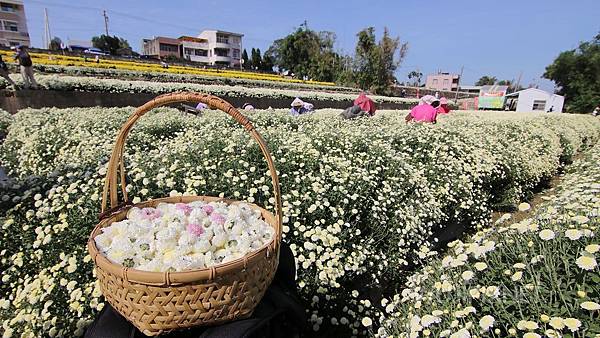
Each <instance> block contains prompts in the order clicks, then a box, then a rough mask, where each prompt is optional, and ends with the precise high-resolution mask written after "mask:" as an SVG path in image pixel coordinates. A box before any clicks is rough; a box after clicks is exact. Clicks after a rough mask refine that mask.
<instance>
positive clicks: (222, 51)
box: [215, 48, 229, 56]
mask: <svg viewBox="0 0 600 338" xmlns="http://www.w3.org/2000/svg"><path fill="white" fill-rule="evenodd" d="M215 55H216V56H229V49H224V48H215Z"/></svg>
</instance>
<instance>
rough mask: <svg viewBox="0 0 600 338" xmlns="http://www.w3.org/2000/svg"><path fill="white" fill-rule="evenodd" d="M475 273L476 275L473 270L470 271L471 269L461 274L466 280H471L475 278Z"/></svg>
mask: <svg viewBox="0 0 600 338" xmlns="http://www.w3.org/2000/svg"><path fill="white" fill-rule="evenodd" d="M474 275H475V274H474V273H473V271H470V270H467V271H464V272H463V273H462V274H461V276H462V279H464V280H465V281H469V280H471V279H472V278H473V276H474Z"/></svg>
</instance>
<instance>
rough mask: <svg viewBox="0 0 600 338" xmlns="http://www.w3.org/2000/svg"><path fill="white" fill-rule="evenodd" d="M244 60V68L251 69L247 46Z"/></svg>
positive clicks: (243, 53)
mask: <svg viewBox="0 0 600 338" xmlns="http://www.w3.org/2000/svg"><path fill="white" fill-rule="evenodd" d="M242 60H243V61H244V62H243V66H244V69H250V66H251V65H250V60H249V59H248V52H247V51H246V48H244V51H243V52H242Z"/></svg>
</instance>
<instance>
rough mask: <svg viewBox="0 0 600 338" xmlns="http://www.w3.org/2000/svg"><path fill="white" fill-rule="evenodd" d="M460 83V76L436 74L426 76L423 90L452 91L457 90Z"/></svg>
mask: <svg viewBox="0 0 600 338" xmlns="http://www.w3.org/2000/svg"><path fill="white" fill-rule="evenodd" d="M459 81H460V75H458V74H450V73H442V72H440V73H437V74H429V75H427V81H426V82H425V88H429V89H435V90H451V91H454V90H456V89H457V88H458V83H459Z"/></svg>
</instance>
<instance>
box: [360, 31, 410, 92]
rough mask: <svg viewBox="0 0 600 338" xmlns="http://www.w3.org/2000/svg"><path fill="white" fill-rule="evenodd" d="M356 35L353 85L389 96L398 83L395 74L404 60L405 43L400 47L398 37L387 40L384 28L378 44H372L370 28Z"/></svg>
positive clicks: (388, 36) (373, 39) (373, 32)
mask: <svg viewBox="0 0 600 338" xmlns="http://www.w3.org/2000/svg"><path fill="white" fill-rule="evenodd" d="M357 36H358V42H357V44H356V52H355V59H354V63H355V68H354V79H355V82H356V84H357V85H358V86H359V87H360V88H362V89H365V90H371V91H373V92H374V93H377V94H390V90H391V85H392V84H394V83H396V82H397V81H396V77H395V76H394V72H395V71H396V69H397V68H398V66H399V65H400V63H401V62H402V60H403V59H404V56H405V55H406V52H407V50H408V44H406V43H404V44H400V38H392V37H390V34H389V31H388V29H387V27H386V28H385V29H384V31H383V37H382V38H381V40H380V41H379V43H377V42H376V41H375V28H373V27H368V28H366V29H363V30H362V31H360V32H358V34H357Z"/></svg>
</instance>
